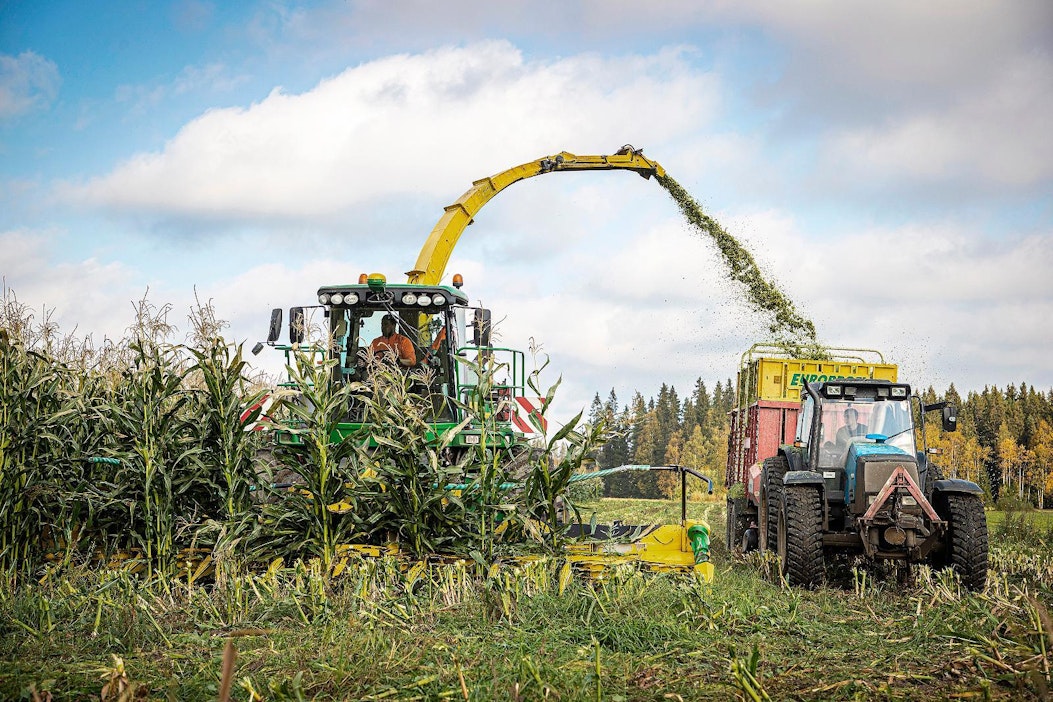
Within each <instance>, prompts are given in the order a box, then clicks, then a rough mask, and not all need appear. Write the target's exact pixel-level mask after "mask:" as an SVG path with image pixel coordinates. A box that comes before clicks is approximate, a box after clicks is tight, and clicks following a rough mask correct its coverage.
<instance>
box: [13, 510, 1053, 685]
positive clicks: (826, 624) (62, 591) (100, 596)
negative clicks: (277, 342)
mask: <svg viewBox="0 0 1053 702" xmlns="http://www.w3.org/2000/svg"><path fill="white" fill-rule="evenodd" d="M596 507H597V511H598V512H601V513H602V514H619V515H620V516H621V517H622V519H623V521H625V522H627V523H628V522H635V523H642V522H647V521H652V520H654V519H660V518H662V517H663V516H664V517H669V516H672V517H673V519H674V520H675V518H676V516H677V515H678V508H679V506H678V504H677V503H674V502H669V503H662V502H656V503H649V501H644V500H632V501H628V500H602V501H600V503H598V504H597V505H596ZM707 508H708V509H709V514H708V517H709V519H710V522H711V524H712V526H713V529H714V533H715V535H718V536H717V538H714V542H715V546H714V554H713V557H714V561H715V564H716V566H717V578H716V582H714V583H713V584H712V585H706V584H703V583H700V582H697V581H695V580H694V579H693V578H691V577H688V576H679V575H654V574H643V573H639V572H637V571H636V570H635V569H631V568H623V569H618V570H616V571H614V572H613V573H611V575H610V577H609V578H608V579H607V580H606V581H604V582H599V583H596V582H589V581H585V580H582V579H579V578H572V579H571V580H570V581H569V582H564V583H563V584H564V585H565V589H563V591H562V592H561V591H560V590H561V582H562V579H561V575H562V569H561V564H560V563H559V562H558V561H557V560H547V561H546V560H541V561H537V562H534V563H532V564H529V565H526V566H506V567H504V568H502V569H500V570H497V571H495V572H493V573H490V574H489V577H488V575H487V573H486V572H484V571H483V570H482V569H479V568H478V567H477V566H476V565H475V564H472V563H468V564H464V563H462V564H454V565H439V564H432V565H429V566H427V567H426V568H425V569H424V571H423V572H422V573H420V574H419V577H416V576H415V575H413V574H412V571H411V573H409V574H408V573H406V572H404V571H403V570H400V568H399V567H398V565H397V564H396V563H395V562H393V561H363V562H360V563H352V564H350V565H349V566H348V569H347V570H346V571H345V572H344V573H343V574H342V575H341V576H339V577H338V578H336V579H335V580H332V581H329V582H328V583H327V582H326V581H325V580H323V579H322V578H321V576H320V575H319V572H318V571H317V570H312V568H311V567H309V566H305V565H303V564H299V565H294V566H290V567H283V568H275V569H274V570H273V571H271V572H270V573H266V574H263V573H260V574H255V575H247V574H244V573H242V574H238V573H237V571H236V570H235V571H233V574H231V575H227V576H222V577H219V578H218V580H217V582H216V583H215V584H214V585H213V586H210V587H203V586H201V585H195V586H193V587H190V588H188V587H187V586H186V585H185V584H182V583H179V582H174V581H171V580H168V581H156V582H154V583H153V584H144V583H141V582H138V581H137V580H136V579H134V578H132V577H130V576H128V575H127V574H121V573H101V574H100V573H91V572H83V573H82V572H79V571H76V570H70V571H66V572H65V573H55V574H53V575H52V577H51V578H49V579H48V580H46V581H45V582H44V583H34V584H33V585H29V586H26V585H23V586H19V587H17V588H15V587H12V586H3V587H0V698H2V699H19V697H24V698H25V699H31V696H30V693H29V690H30V687H31V686H33V687H35V689H37V690H38V691H45V690H46V691H49V692H51V693H52V695H54V698H55V699H87V698H92V699H98V696H99V694H100V692H101V690H102V687H103V685H104V684H105V683H106V682H107V680H108V679H110V677H116V678H117V679H118V680H121V679H123V680H124V681H125V682H127V683H129V684H131V685H133V686H139V687H140V688H142V690H143V693H144V696H145V697H148V698H150V699H215V698H216V696H217V690H218V685H219V679H220V671H221V661H222V654H223V649H224V646H225V644H226V641H227V637H228V636H229V635H231V634H232V633H234V634H238V636H237V637H236V638H235V644H236V648H237V651H238V657H237V663H236V669H235V689H234V694H233V699H240V700H248V699H250V692H249V690H250V689H251V690H254V691H256V692H257V693H259V694H260V695H261V696H262V697H263V698H264V699H268V700H284V699H289V700H295V699H320V700H322V699H324V700H328V699H385V700H410V699H424V700H439V699H454V700H463V699H465V691H466V692H467V698H468V699H470V700H491V699H493V700H506V699H509V700H510V699H520V700H543V699H559V700H596V699H603V700H676V699H685V700H691V699H721V700H722V699H735V698H736V697H738V698H747V697H745V696H746V695H748V694H749V692H748V691H749V690H753V692H754V693H755V694H757V695H758V697H757V698H758V699H760V698H761V697H760V694H761V693H760V692H758V688H759V689H761V690H763V692H764V694H767V695H769V696H770V698H771V699H774V700H779V699H818V700H850V699H908V700H911V699H913V700H930V699H949V698H952V697H961V698H972V697H975V698H977V699H984V698H985V697H991V698H994V699H1014V700H1015V699H1041V696H1042V694H1043V691H1044V690H1045V689H1046V688H1045V686H1048V684H1049V679H1048V672H1047V671H1048V670H1049V665H1050V663H1053V661H1051V660H1050V656H1049V654H1048V653H1047V651H1048V650H1049V648H1050V644H1053V641H1051V640H1050V638H1049V634H1048V633H1046V634H1045V635H1043V633H1042V632H1040V627H1042V628H1043V630H1044V632H1049V631H1050V629H1051V627H1050V626H1049V615H1048V610H1049V609H1050V608H1051V607H1053V595H1051V588H1053V572H1050V568H1049V566H1048V564H1049V563H1050V561H1051V560H1053V558H1051V556H1053V551H1051V549H1050V547H1049V545H1048V544H1045V543H1038V544H1032V543H1026V544H1025V543H1017V542H1009V541H1003V542H996V543H993V547H992V558H993V576H992V580H993V582H992V585H991V587H989V588H988V591H987V592H986V593H984V594H979V595H974V594H969V593H966V592H963V591H961V589H960V588H958V587H957V585H956V583H955V581H954V579H953V578H952V577H948V576H947V575H941V576H934V575H931V574H930V573H929V572H928V571H927V570H926V571H923V572H922V573H921V574H920V575H919V578H918V582H917V583H916V584H915V585H913V586H911V587H907V588H901V587H898V586H897V585H896V584H895V583H894V582H884V581H881V580H880V579H874V578H873V577H871V575H868V576H867V577H866V578H865V579H864V577H862V576H857V577H856V578H855V579H854V580H850V581H849V582H848V584H847V586H844V587H826V588H823V589H820V590H817V591H814V592H811V591H802V590H796V589H788V588H785V587H783V586H782V585H781V584H780V583H778V582H777V581H775V580H773V579H772V578H771V577H769V576H767V575H766V573H767V572H768V571H770V564H767V563H764V562H761V561H759V560H758V559H756V558H752V559H742V558H740V557H732V556H731V554H728V553H727V552H726V551H724V550H723V547H722V541H723V540H722V539H721V538H719V534H721V533H722V530H723V509H722V506H720V505H719V503H692V504H691V509H692V510H693V512H692V516H695V515H697V514H699V512H705V511H706V509H707ZM993 533H994V532H993ZM1042 622H1046V623H1045V624H1042ZM754 649H756V651H757V655H758V660H757V665H756V678H757V681H756V684H754V681H752V680H751V679H750V677H749V675H748V671H749V670H750V667H751V666H750V658H751V655H752V652H753V651H754ZM113 656H119V657H120V658H121V659H123V663H124V668H123V671H124V673H123V675H124V678H121V675H120V674H119V672H114V667H115V664H114V659H113ZM106 671H110V672H106ZM104 676H105V677H106V679H104ZM750 699H752V697H750Z"/></svg>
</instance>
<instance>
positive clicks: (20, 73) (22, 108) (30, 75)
mask: <svg viewBox="0 0 1053 702" xmlns="http://www.w3.org/2000/svg"><path fill="white" fill-rule="evenodd" d="M61 82H62V80H61V78H60V77H59V72H58V67H57V66H56V65H55V63H54V62H52V61H49V60H48V59H46V58H44V57H43V56H40V55H39V54H36V53H34V52H32V51H23V52H22V53H21V54H19V55H18V56H12V55H10V54H0V119H8V118H11V117H16V116H18V115H21V114H25V113H27V112H31V111H33V110H38V109H44V108H47V107H48V106H49V105H50V104H51V101H52V100H54V99H55V96H56V95H57V94H58V89H59V85H60V84H61Z"/></svg>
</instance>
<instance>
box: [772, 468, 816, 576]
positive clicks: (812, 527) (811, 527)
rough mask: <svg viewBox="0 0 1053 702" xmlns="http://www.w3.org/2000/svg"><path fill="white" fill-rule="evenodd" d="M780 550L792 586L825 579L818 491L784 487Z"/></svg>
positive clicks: (780, 522) (781, 564)
mask: <svg viewBox="0 0 1053 702" xmlns="http://www.w3.org/2000/svg"><path fill="white" fill-rule="evenodd" d="M778 524H779V528H778V534H777V553H778V555H779V563H780V568H781V569H782V573H783V575H785V576H786V579H787V580H788V581H789V582H790V584H791V585H798V586H801V587H815V586H817V585H819V583H820V582H822V579H823V569H824V566H823V505H822V502H821V501H820V495H819V491H818V490H817V489H815V488H814V487H809V486H805V485H789V486H786V487H785V488H784V489H783V494H782V504H781V509H780V510H779V521H778Z"/></svg>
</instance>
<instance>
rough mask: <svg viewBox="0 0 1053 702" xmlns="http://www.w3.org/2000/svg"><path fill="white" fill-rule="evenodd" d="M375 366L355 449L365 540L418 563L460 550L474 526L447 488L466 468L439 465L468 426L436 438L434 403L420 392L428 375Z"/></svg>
mask: <svg viewBox="0 0 1053 702" xmlns="http://www.w3.org/2000/svg"><path fill="white" fill-rule="evenodd" d="M371 363H372V364H373V368H372V372H371V373H370V376H369V383H368V387H367V388H366V392H364V393H363V395H362V396H361V401H362V402H363V404H364V408H365V422H366V424H365V427H366V432H367V434H366V435H365V436H362V437H361V439H360V440H359V441H357V442H356V443H355V447H356V454H357V461H358V464H359V465H360V466H361V467H362V469H363V473H362V477H361V481H360V483H359V493H358V499H359V502H360V507H361V512H362V519H363V528H364V530H365V534H366V537H367V538H371V539H372V540H387V539H389V538H394V539H397V540H398V541H399V542H400V543H402V544H405V546H406V547H407V548H408V549H409V550H410V551H411V552H412V553H413V554H416V555H422V554H425V553H433V552H437V551H451V550H457V547H458V546H460V547H461V548H463V547H464V544H465V543H466V541H468V540H469V539H470V538H471V525H470V524H469V523H468V521H467V519H466V513H465V505H464V502H462V500H461V499H460V498H459V497H458V496H457V495H456V494H455V492H454V491H451V490H449V489H447V485H448V484H449V483H450V482H451V481H452V480H454V479H455V478H456V477H457V476H460V475H461V474H462V473H463V472H464V470H465V464H464V462H463V461H462V462H459V463H457V464H455V465H447V464H446V463H445V462H444V461H443V459H442V456H443V452H444V450H445V449H446V448H447V446H448V445H449V443H450V441H451V440H452V438H453V437H454V436H455V435H456V433H457V431H459V430H460V429H461V428H463V424H462V425H461V426H460V427H454V428H453V429H450V430H448V431H447V432H445V433H444V434H443V435H442V436H438V437H435V436H434V434H435V429H434V426H433V425H432V424H431V423H430V420H431V413H432V404H431V401H430V399H429V398H428V397H426V396H424V395H422V394H421V393H419V392H417V391H416V388H419V387H427V386H428V385H429V383H430V378H429V377H428V376H427V372H426V371H418V372H412V373H408V374H407V373H403V372H402V371H400V370H398V369H396V368H394V367H393V366H391V365H390V364H388V363H385V362H383V361H380V360H379V359H374V360H373V361H371ZM433 439H434V440H433Z"/></svg>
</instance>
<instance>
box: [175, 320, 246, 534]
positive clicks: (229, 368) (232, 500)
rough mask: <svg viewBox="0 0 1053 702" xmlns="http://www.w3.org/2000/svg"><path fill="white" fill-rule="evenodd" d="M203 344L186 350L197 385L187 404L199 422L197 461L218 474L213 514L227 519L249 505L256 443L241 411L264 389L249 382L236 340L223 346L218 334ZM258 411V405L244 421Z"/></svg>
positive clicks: (240, 513) (239, 515)
mask: <svg viewBox="0 0 1053 702" xmlns="http://www.w3.org/2000/svg"><path fill="white" fill-rule="evenodd" d="M206 343H207V346H206V347H205V348H191V349H190V353H191V354H193V356H194V358H195V359H196V361H197V362H196V364H195V365H194V366H193V368H192V369H191V371H192V373H193V374H194V375H195V377H196V378H197V380H198V381H199V382H200V384H201V386H202V387H201V389H199V390H197V391H196V392H195V393H194V400H193V403H192V404H191V405H190V406H189V407H188V409H189V411H190V412H191V413H192V415H193V416H194V418H195V420H196V421H197V422H198V425H197V432H198V440H199V442H200V448H201V461H202V463H203V464H204V465H206V466H208V467H209V469H210V470H212V471H215V472H216V473H218V475H217V477H218V478H219V480H218V486H219V488H220V495H219V498H220V499H221V500H222V512H221V513H220V514H219V515H216V516H217V518H219V519H221V520H223V521H231V520H237V519H239V518H240V517H242V516H244V515H245V514H246V513H248V512H249V511H250V508H251V506H252V490H253V488H254V487H255V484H256V474H255V469H254V463H253V458H254V455H255V453H256V449H257V446H256V443H257V442H256V441H255V436H254V434H253V433H252V432H246V431H245V425H244V422H242V419H241V415H242V413H243V412H244V411H245V408H246V407H252V406H253V405H255V404H257V403H258V402H259V400H260V399H261V398H262V396H263V394H264V392H263V391H262V390H256V391H251V390H250V389H249V387H248V381H247V380H246V378H245V368H246V366H247V365H248V364H247V363H246V362H245V360H244V359H243V357H242V347H241V345H238V346H236V347H234V346H231V345H228V344H226V343H224V342H223V340H222V339H221V338H212V339H211V340H209V341H208V342H206ZM258 414H259V410H258V409H257V410H256V411H255V413H254V414H253V415H252V416H250V417H249V418H248V419H249V421H252V420H254V419H256V416H257V415H258Z"/></svg>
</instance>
